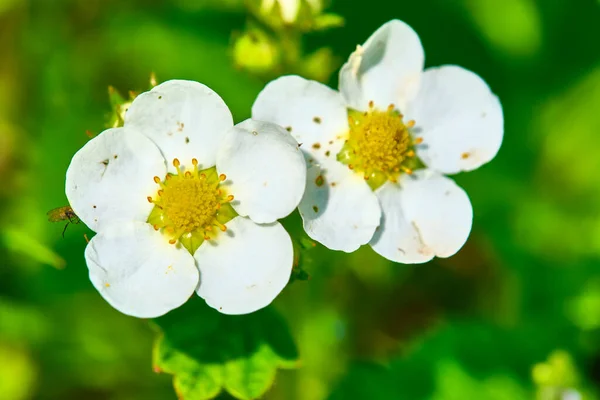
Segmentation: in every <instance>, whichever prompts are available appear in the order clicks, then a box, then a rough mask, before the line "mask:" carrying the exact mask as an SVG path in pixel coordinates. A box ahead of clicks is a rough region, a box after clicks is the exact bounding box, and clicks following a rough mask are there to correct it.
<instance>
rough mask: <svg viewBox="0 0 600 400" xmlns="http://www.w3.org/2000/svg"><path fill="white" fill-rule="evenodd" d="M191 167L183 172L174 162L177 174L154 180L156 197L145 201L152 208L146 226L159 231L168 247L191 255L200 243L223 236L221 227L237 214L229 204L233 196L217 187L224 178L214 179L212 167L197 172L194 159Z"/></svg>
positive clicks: (224, 229)
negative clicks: (183, 248) (151, 204)
mask: <svg viewBox="0 0 600 400" xmlns="http://www.w3.org/2000/svg"><path fill="white" fill-rule="evenodd" d="M192 165H193V169H192V170H189V171H184V170H183V169H182V168H181V165H180V163H179V160H178V159H174V160H173V166H174V167H175V168H176V169H177V174H167V176H166V177H165V179H164V180H163V181H161V179H160V178H159V177H158V176H155V177H154V182H156V183H157V184H158V185H159V186H160V189H159V190H158V192H157V193H156V196H154V197H148V201H149V202H150V203H153V204H154V208H153V209H152V211H151V212H150V216H149V217H148V223H149V224H151V225H153V226H154V229H156V230H161V229H162V230H163V233H164V234H165V235H166V236H167V237H168V238H169V243H171V244H176V243H177V242H179V243H180V244H181V245H182V246H183V247H185V248H186V249H187V250H188V251H189V252H190V253H191V254H194V252H195V251H196V250H197V249H198V247H200V245H201V244H202V242H203V241H204V240H212V239H215V238H216V236H217V233H218V232H219V231H222V232H225V231H226V230H227V227H226V226H225V223H226V222H228V221H230V220H231V219H233V218H234V217H235V216H236V215H237V213H236V212H235V211H234V210H233V208H232V207H231V205H230V204H229V203H230V202H231V201H232V200H233V195H230V194H229V195H228V194H227V193H225V190H224V188H223V187H222V186H221V185H220V184H221V182H223V181H225V179H227V177H226V176H225V175H224V174H221V175H218V174H217V170H216V168H215V167H212V168H208V169H205V170H202V171H199V170H198V161H197V160H196V159H193V160H192Z"/></svg>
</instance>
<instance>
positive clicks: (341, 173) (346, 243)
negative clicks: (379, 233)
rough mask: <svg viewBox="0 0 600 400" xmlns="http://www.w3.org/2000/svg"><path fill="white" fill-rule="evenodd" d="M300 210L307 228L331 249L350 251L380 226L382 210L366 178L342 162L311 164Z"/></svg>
mask: <svg viewBox="0 0 600 400" xmlns="http://www.w3.org/2000/svg"><path fill="white" fill-rule="evenodd" d="M306 177H307V179H306V191H305V192H304V197H303V198H302V201H301V202H300V206H299V207H298V210H299V211H300V215H301V216H302V220H303V222H304V230H305V231H306V233H307V234H308V236H310V237H311V238H312V239H314V240H316V241H317V242H320V243H322V244H323V245H324V246H326V247H328V248H330V249H332V250H342V251H345V252H348V253H351V252H353V251H355V250H357V249H358V248H359V247H360V246H361V245H363V244H366V243H368V242H369V241H370V240H371V237H372V236H373V233H374V232H375V228H377V226H379V221H380V219H381V209H380V207H379V203H378V202H377V197H376V196H375V194H374V193H373V192H372V191H371V188H370V187H369V185H367V183H366V182H365V180H364V178H363V177H362V176H360V175H358V174H354V173H352V171H350V170H349V169H348V167H346V166H344V165H342V164H340V163H330V164H328V165H327V168H326V169H322V167H320V166H318V165H312V166H311V167H309V169H308V172H307V175H306Z"/></svg>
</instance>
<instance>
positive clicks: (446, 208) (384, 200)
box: [371, 170, 473, 264]
mask: <svg viewBox="0 0 600 400" xmlns="http://www.w3.org/2000/svg"><path fill="white" fill-rule="evenodd" d="M377 197H378V198H379V201H380V203H381V207H382V209H383V218H382V224H381V227H380V228H379V230H378V231H377V233H376V234H375V236H374V237H373V241H372V242H371V246H372V247H373V250H375V251H376V252H377V253H379V254H380V255H382V256H384V257H385V258H387V259H389V260H392V261H396V262H401V263H405V264H413V263H423V262H426V261H429V260H431V259H432V258H433V257H434V256H437V257H450V256H452V255H454V254H455V253H456V252H457V251H458V250H460V248H461V247H462V246H463V245H464V244H465V242H466V241H467V238H468V237H469V233H470V232H471V224H472V222H473V209H472V208H471V202H470V201H469V197H468V196H467V194H466V193H465V191H464V190H462V189H461V188H460V187H459V186H458V185H457V184H456V183H454V181H453V180H452V179H449V178H446V177H445V176H442V175H439V174H437V173H435V172H433V171H430V170H421V171H417V172H415V173H414V174H413V175H412V176H409V175H404V176H403V177H402V178H401V179H400V181H399V183H398V184H392V183H387V184H385V185H384V186H382V187H381V188H380V189H379V190H378V191H377Z"/></svg>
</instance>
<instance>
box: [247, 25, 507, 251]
mask: <svg viewBox="0 0 600 400" xmlns="http://www.w3.org/2000/svg"><path fill="white" fill-rule="evenodd" d="M423 65H424V53H423V49H422V47H421V42H420V41H419V37H418V36H417V34H416V33H415V32H414V31H413V30H412V29H411V28H410V27H409V26H408V25H406V24H405V23H403V22H401V21H398V20H393V21H390V22H388V23H386V24H384V25H383V26H382V27H381V28H379V29H378V30H377V31H376V32H375V33H374V34H373V35H372V36H371V37H370V38H369V39H368V40H367V42H366V43H365V44H364V45H363V46H358V48H357V50H356V51H355V52H354V53H353V54H352V55H351V56H350V59H349V60H348V62H347V63H346V64H345V65H344V66H343V67H342V69H341V71H340V91H339V92H337V91H335V90H332V89H330V88H328V87H327V86H324V85H322V84H320V83H318V82H314V81H308V80H305V79H303V78H300V77H297V76H286V77H282V78H279V79H277V80H275V81H273V82H271V83H269V84H268V85H267V86H266V87H265V89H264V90H263V91H262V92H261V93H260V94H259V96H258V98H257V99H256V102H255V103H254V106H253V108H252V116H253V118H255V119H258V120H263V121H271V122H275V123H278V124H280V125H281V126H283V127H286V129H287V130H288V131H289V132H291V134H292V136H293V137H295V138H296V139H297V141H298V142H299V143H301V144H302V149H303V150H304V151H305V156H306V158H307V161H308V163H309V171H308V174H307V187H306V192H305V195H304V198H303V199H302V201H301V203H300V206H299V209H300V214H301V215H302V218H303V221H304V229H305V230H306V232H307V233H308V235H309V236H310V237H311V238H313V239H314V240H317V241H319V242H321V243H322V244H324V245H325V246H327V247H329V248H330V249H334V250H343V251H346V252H351V251H354V250H356V249H357V248H358V247H359V246H361V245H363V244H366V243H369V244H370V245H371V246H372V247H373V249H374V250H375V251H376V252H377V253H379V254H381V255H382V256H384V257H386V258H388V259H390V260H393V261H396V262H402V263H422V262H426V261H429V260H431V259H432V258H433V257H434V256H438V257H449V256H451V255H453V254H454V253H456V252H457V251H458V250H459V249H460V248H461V247H462V246H463V244H464V243H465V241H466V240H467V237H468V235H469V232H470V230H471V224H472V216H473V215H472V214H473V212H472V208H471V204H470V201H469V198H468V196H467V195H466V193H465V192H464V191H463V190H462V189H461V188H460V187H458V186H457V185H456V184H455V183H454V182H453V181H452V180H451V179H449V178H447V177H445V176H444V174H454V173H457V172H460V171H470V170H473V169H476V168H478V167H479V166H481V165H482V164H485V163H486V162H488V161H490V160H491V159H492V158H493V157H494V156H495V155H496V153H497V152H498V150H499V148H500V144H501V142H502V135H503V129H504V128H503V116H502V108H501V105H500V102H499V100H498V98H497V97H496V96H495V95H494V94H493V93H492V92H491V91H490V89H489V87H488V86H487V85H486V83H485V82H484V81H483V80H482V79H481V78H480V77H479V76H477V75H476V74H474V73H473V72H470V71H467V70H465V69H463V68H460V67H456V66H442V67H438V68H430V69H427V70H425V71H423Z"/></svg>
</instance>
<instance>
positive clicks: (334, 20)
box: [313, 13, 346, 31]
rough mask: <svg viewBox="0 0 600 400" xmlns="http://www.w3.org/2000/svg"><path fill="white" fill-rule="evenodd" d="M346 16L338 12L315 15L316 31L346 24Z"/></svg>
mask: <svg viewBox="0 0 600 400" xmlns="http://www.w3.org/2000/svg"><path fill="white" fill-rule="evenodd" d="M345 22H346V21H345V20H344V17H342V16H341V15H338V14H333V13H328V14H321V15H318V16H316V17H315V21H314V27H313V29H314V30H315V31H324V30H328V29H332V28H339V27H341V26H344V23H345Z"/></svg>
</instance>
